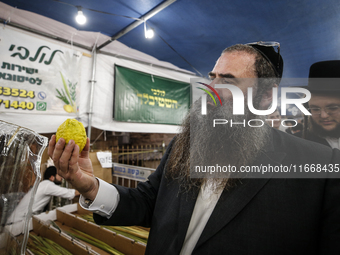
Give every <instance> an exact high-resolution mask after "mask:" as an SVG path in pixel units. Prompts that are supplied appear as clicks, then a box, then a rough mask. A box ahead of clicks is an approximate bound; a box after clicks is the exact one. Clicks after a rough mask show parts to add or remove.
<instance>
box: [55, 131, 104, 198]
mask: <svg viewBox="0 0 340 255" xmlns="http://www.w3.org/2000/svg"><path fill="white" fill-rule="evenodd" d="M64 147H65V140H64V139H63V138H60V139H59V140H58V143H56V137H55V135H53V136H52V137H51V140H50V142H49V145H48V155H49V156H50V157H51V158H52V159H53V162H54V165H55V167H56V168H57V170H58V174H59V175H60V176H61V177H63V178H64V179H65V180H66V181H68V182H69V183H71V184H72V186H73V187H74V188H75V189H76V190H78V191H79V192H80V194H82V195H83V196H84V197H86V198H88V199H91V200H94V199H95V197H96V195H97V192H98V188H99V186H98V181H97V179H96V178H95V177H94V175H93V168H92V163H91V160H90V158H89V149H90V140H89V138H87V141H86V145H85V147H84V149H83V151H82V152H81V154H80V155H79V146H78V145H77V144H75V142H74V141H73V140H70V141H69V143H68V144H67V146H66V147H65V148H64Z"/></svg>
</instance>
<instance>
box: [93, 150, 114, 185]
mask: <svg viewBox="0 0 340 255" xmlns="http://www.w3.org/2000/svg"><path fill="white" fill-rule="evenodd" d="M89 156H90V159H91V161H92V166H93V174H94V175H95V176H96V177H98V178H100V179H102V180H104V181H106V182H108V183H112V168H102V167H101V165H100V162H99V160H98V158H97V154H96V152H90V155H89Z"/></svg>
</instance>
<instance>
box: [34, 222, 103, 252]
mask: <svg viewBox="0 0 340 255" xmlns="http://www.w3.org/2000/svg"><path fill="white" fill-rule="evenodd" d="M33 232H34V234H36V235H39V236H42V237H46V238H48V239H50V240H52V241H53V242H55V243H57V244H59V245H60V246H62V247H63V248H65V249H66V250H68V251H69V252H71V253H72V254H77V255H78V254H79V255H88V254H94V255H98V254H103V253H98V252H95V251H93V250H92V248H90V247H88V246H86V245H84V244H82V243H80V242H78V241H76V240H74V239H72V238H70V237H69V236H67V235H65V234H63V233H59V232H58V230H57V229H55V228H54V227H52V226H51V225H49V226H48V225H47V224H46V223H44V222H42V221H40V220H39V219H38V218H36V217H33ZM106 254H107V253H106ZM106 254H105V255H106Z"/></svg>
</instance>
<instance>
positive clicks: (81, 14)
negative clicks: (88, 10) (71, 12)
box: [76, 6, 86, 25]
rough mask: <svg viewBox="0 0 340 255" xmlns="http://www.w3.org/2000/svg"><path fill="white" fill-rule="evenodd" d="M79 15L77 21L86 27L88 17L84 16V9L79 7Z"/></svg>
mask: <svg viewBox="0 0 340 255" xmlns="http://www.w3.org/2000/svg"><path fill="white" fill-rule="evenodd" d="M77 9H78V14H77V16H76V21H77V23H78V24H79V25H84V24H85V23H86V17H85V16H84V14H83V11H82V7H81V6H77Z"/></svg>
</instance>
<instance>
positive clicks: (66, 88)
mask: <svg viewBox="0 0 340 255" xmlns="http://www.w3.org/2000/svg"><path fill="white" fill-rule="evenodd" d="M60 75H61V79H62V81H63V85H64V89H65V91H66V94H67V97H68V99H69V101H70V104H71V105H72V106H73V105H74V103H73V101H72V98H71V95H70V92H69V90H68V87H67V84H66V82H65V79H64V76H63V74H62V73H61V72H60Z"/></svg>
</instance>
